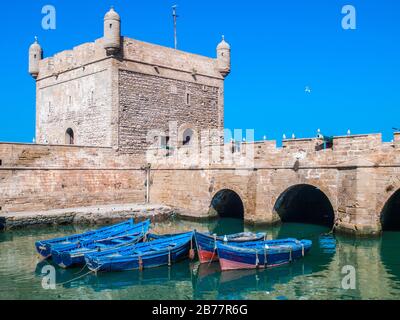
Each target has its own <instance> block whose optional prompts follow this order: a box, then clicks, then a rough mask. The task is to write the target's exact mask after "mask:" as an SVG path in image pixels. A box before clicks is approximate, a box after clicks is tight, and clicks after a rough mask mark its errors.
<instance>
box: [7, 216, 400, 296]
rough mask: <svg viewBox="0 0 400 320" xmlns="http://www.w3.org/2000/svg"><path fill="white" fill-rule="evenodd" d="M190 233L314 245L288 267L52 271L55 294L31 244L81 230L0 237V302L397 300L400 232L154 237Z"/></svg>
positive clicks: (189, 225) (178, 224) (219, 226)
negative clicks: (369, 236) (347, 278)
mask: <svg viewBox="0 0 400 320" xmlns="http://www.w3.org/2000/svg"><path fill="white" fill-rule="evenodd" d="M191 229H197V230H201V231H209V232H212V233H218V234H222V235H223V234H229V233H235V232H240V231H243V230H248V231H264V232H267V234H268V237H269V238H283V237H296V238H307V239H310V240H313V243H314V246H313V248H312V250H311V252H310V254H309V255H308V256H307V257H306V258H305V259H304V260H302V261H298V262H296V263H293V264H291V265H288V266H284V267H280V268H276V269H271V270H266V271H261V270H243V271H230V272H223V273H221V272H220V269H219V265H218V264H212V265H210V266H207V265H203V266H199V264H198V263H197V262H189V261H186V262H182V263H179V264H177V265H174V266H173V267H172V268H168V267H163V268H157V269H149V270H144V271H143V272H139V271H132V272H123V273H112V274H100V275H98V276H95V275H93V274H89V275H85V276H82V275H84V274H85V273H87V271H88V270H80V269H79V268H78V269H72V270H62V269H58V268H57V269H56V270H57V275H56V279H57V284H58V285H57V288H56V290H44V289H43V288H42V285H41V283H42V275H41V271H42V268H43V267H44V266H46V265H47V264H48V262H39V260H38V256H37V255H36V253H35V251H34V245H33V244H34V242H35V241H36V240H38V239H46V238H51V237H56V236H61V235H67V234H72V233H77V232H81V231H84V230H86V228H83V227H73V226H68V227H47V228H35V229H27V230H20V231H14V232H7V233H0V299H91V300H93V299H160V300H163V299H166V300H169V299H200V300H201V299H274V300H276V299H398V298H399V297H400V262H399V261H400V258H399V256H398V248H399V243H400V233H398V232H391V233H385V234H384V235H383V237H382V238H381V239H374V240H364V239H357V240H356V239H351V238H345V237H335V238H332V237H323V236H321V235H323V234H325V233H327V232H328V231H329V230H328V229H326V228H325V227H321V226H315V225H307V224H284V225H282V226H276V227H269V228H265V227H259V228H248V227H245V226H244V225H243V224H242V223H240V222H238V221H236V220H230V219H224V220H219V221H213V222H208V223H194V222H187V221H179V220H176V221H170V222H165V223H160V224H157V225H156V226H155V228H154V230H153V232H158V233H170V232H181V231H186V230H191ZM346 265H352V266H354V267H355V270H356V289H355V290H344V289H342V286H341V282H342V279H343V276H344V275H343V274H342V273H341V271H342V268H343V267H344V266H346Z"/></svg>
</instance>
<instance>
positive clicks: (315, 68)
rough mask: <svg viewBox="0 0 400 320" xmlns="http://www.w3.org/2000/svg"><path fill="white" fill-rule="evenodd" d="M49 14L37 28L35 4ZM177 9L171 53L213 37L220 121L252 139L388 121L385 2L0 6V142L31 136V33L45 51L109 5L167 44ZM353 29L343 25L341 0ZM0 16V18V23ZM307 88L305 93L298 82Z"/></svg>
mask: <svg viewBox="0 0 400 320" xmlns="http://www.w3.org/2000/svg"><path fill="white" fill-rule="evenodd" d="M47 4H51V5H54V6H55V8H56V9H57V29H56V30H50V31H46V30H43V29H42V28H41V19H42V17H43V16H42V14H41V9H42V7H43V6H44V5H47ZM173 4H178V13H179V15H180V17H179V20H178V37H179V49H181V50H184V51H189V52H194V53H198V54H203V55H207V56H212V57H214V56H215V54H216V53H215V48H216V45H217V44H218V42H219V41H220V38H221V35H222V34H224V35H225V37H226V40H227V41H228V42H229V43H230V44H231V47H232V73H231V75H230V76H229V77H228V78H227V80H226V90H225V92H226V94H225V127H226V128H229V129H236V128H242V129H255V131H256V139H261V138H262V137H263V136H264V135H266V136H267V137H268V139H277V140H281V139H282V135H283V133H285V134H286V135H287V136H291V135H292V133H295V134H296V136H297V137H311V136H314V135H315V134H316V131H317V129H318V128H320V129H321V130H322V132H323V133H325V134H327V135H344V134H346V132H347V130H348V129H349V128H350V129H351V132H352V133H354V134H356V133H357V134H358V133H375V132H382V133H383V138H384V140H385V141H390V140H391V139H392V132H393V130H392V127H400V117H399V115H400V111H399V110H400V108H399V107H400V1H396V0H347V1H339V0H329V1H322V0H280V1H269V0H247V1H232V0H219V1H215V0H214V1H210V0H202V1H194V0H176V1H163V0H158V1H157V0H147V1H134V0H129V1H126V0H113V1H108V0H104V1H103V0H85V1H76V0H68V1H66V0H62V1H61V0H54V1H50V0H46V1H40V0H35V1H23V0H15V1H7V2H3V3H2V9H3V13H6V12H7V14H3V27H4V26H7V27H6V28H5V29H3V30H2V42H3V44H2V46H1V47H2V50H0V58H1V61H2V62H3V63H2V75H3V76H2V77H1V78H0V82H1V83H0V84H1V88H2V90H1V91H2V99H1V116H0V129H1V130H0V141H12V142H31V141H32V138H33V137H34V132H35V85H34V81H33V79H32V78H31V77H30V76H29V74H28V73H27V67H28V48H29V45H30V44H31V43H32V41H33V37H34V36H35V35H38V36H39V40H40V43H41V45H42V46H43V48H44V50H45V56H50V55H53V54H54V53H56V52H59V51H62V50H65V49H70V48H72V47H73V46H75V45H78V44H81V43H83V42H89V41H92V40H94V39H96V38H99V37H101V36H102V29H103V22H102V19H103V16H104V13H105V12H106V11H107V10H108V9H109V7H110V5H114V6H115V8H116V10H117V11H118V12H119V13H120V15H121V17H122V19H123V26H122V33H123V35H126V36H129V37H132V38H136V39H139V40H143V41H147V42H153V43H157V44H161V45H165V46H173V29H172V17H171V6H172V5H173ZM347 4H351V5H353V6H354V7H355V8H356V10H357V29H356V30H344V29H343V28H342V27H341V20H342V17H343V16H344V15H343V14H342V13H341V10H342V7H343V6H344V5H347ZM4 19H5V21H4ZM306 86H309V87H311V88H312V92H311V94H307V93H306V92H305V87H306Z"/></svg>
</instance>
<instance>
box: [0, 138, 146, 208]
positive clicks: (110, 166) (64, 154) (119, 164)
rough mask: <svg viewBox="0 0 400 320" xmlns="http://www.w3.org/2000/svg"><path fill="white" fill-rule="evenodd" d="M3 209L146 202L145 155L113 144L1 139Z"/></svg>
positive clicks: (0, 194)
mask: <svg viewBox="0 0 400 320" xmlns="http://www.w3.org/2000/svg"><path fill="white" fill-rule="evenodd" d="M0 160H1V166H0V190H1V193H0V207H1V211H2V212H19V211H37V210H50V209H63V208H74V207H80V206H91V205H105V204H125V203H144V202H145V197H146V188H145V181H146V174H145V172H144V171H143V170H141V165H142V163H143V162H142V160H141V159H136V158H135V159H134V158H132V157H129V156H127V155H118V154H117V153H115V152H114V151H113V150H112V149H111V148H94V147H87V148H83V147H72V146H70V147H63V146H47V145H23V144H0Z"/></svg>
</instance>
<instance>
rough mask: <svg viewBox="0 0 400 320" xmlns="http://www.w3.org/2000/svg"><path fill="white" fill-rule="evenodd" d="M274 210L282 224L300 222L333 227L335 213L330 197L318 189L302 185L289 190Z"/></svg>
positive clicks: (279, 199)
mask: <svg viewBox="0 0 400 320" xmlns="http://www.w3.org/2000/svg"><path fill="white" fill-rule="evenodd" d="M274 210H275V212H276V213H278V215H279V216H280V218H281V221H282V222H299V223H308V224H318V225H324V226H328V227H333V225H334V221H335V213H334V210H333V207H332V205H331V203H330V201H329V199H328V197H327V196H326V195H325V194H324V193H323V192H322V191H321V190H320V189H318V188H316V187H314V186H312V185H307V184H302V185H296V186H293V187H291V188H289V189H287V190H286V191H285V192H284V193H283V194H282V195H281V196H280V197H279V198H278V201H277V202H276V204H275V207H274Z"/></svg>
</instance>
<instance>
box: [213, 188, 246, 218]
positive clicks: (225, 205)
mask: <svg viewBox="0 0 400 320" xmlns="http://www.w3.org/2000/svg"><path fill="white" fill-rule="evenodd" d="M210 210H212V211H214V212H216V213H217V214H218V217H219V218H234V219H241V220H243V219H244V205H243V202H242V199H240V197H239V195H238V194H237V193H236V192H234V191H232V190H228V189H225V190H221V191H219V192H218V193H217V194H216V195H215V196H214V198H213V199H212V201H211V207H210Z"/></svg>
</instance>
